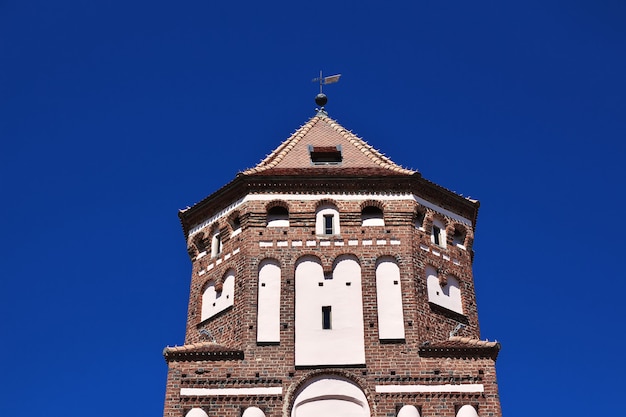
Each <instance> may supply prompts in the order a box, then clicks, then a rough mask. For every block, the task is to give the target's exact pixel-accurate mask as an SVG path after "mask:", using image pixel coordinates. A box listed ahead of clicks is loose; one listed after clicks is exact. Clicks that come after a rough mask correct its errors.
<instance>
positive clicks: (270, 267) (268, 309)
mask: <svg viewBox="0 0 626 417" xmlns="http://www.w3.org/2000/svg"><path fill="white" fill-rule="evenodd" d="M258 293H259V297H258V304H257V333H256V340H257V342H261V343H272V342H276V343H277V342H280V265H279V264H278V262H277V261H275V260H273V259H266V260H263V261H262V262H261V264H260V266H259V283H258Z"/></svg>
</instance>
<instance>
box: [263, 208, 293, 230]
mask: <svg viewBox="0 0 626 417" xmlns="http://www.w3.org/2000/svg"><path fill="white" fill-rule="evenodd" d="M267 227H289V210H288V209H287V207H282V206H274V207H272V208H270V209H269V210H268V211H267Z"/></svg>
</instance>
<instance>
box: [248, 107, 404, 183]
mask: <svg viewBox="0 0 626 417" xmlns="http://www.w3.org/2000/svg"><path fill="white" fill-rule="evenodd" d="M309 146H312V147H314V148H321V149H331V148H333V149H336V147H337V146H340V147H341V153H342V157H343V160H342V162H341V163H340V164H339V165H332V164H330V165H319V166H312V164H311V159H310V155H309ZM302 168H307V173H308V174H310V173H311V168H317V169H319V170H324V171H326V174H328V172H327V170H329V169H332V170H333V171H334V170H335V169H339V168H370V169H371V168H375V169H379V170H381V171H384V172H388V173H393V174H395V175H411V174H414V173H415V172H416V171H412V170H410V169H406V168H403V167H401V166H400V165H397V164H396V163H394V162H393V161H392V160H391V159H389V158H388V157H386V156H385V155H383V154H382V153H381V152H379V151H378V150H376V149H374V148H373V147H372V146H370V145H369V144H367V143H366V142H365V141H364V140H363V139H361V138H359V137H358V136H356V135H355V134H353V133H352V132H350V131H349V130H346V129H345V128H344V127H343V126H341V125H340V124H339V123H337V122H336V121H335V120H333V119H331V118H330V117H328V116H327V115H326V114H325V113H324V112H318V113H317V115H315V116H314V117H312V118H311V119H310V120H309V121H308V122H307V123H305V124H304V125H303V126H301V127H300V128H299V129H298V130H297V131H296V132H294V133H293V134H292V135H291V136H290V137H289V138H288V139H287V140H285V141H284V142H283V143H281V144H280V146H278V147H277V148H276V149H275V150H274V151H273V152H272V153H270V154H269V155H268V156H267V157H266V158H265V159H263V160H262V161H261V162H259V164H257V166H255V167H254V168H250V169H248V170H246V171H244V172H243V174H244V175H251V174H260V173H264V174H268V175H271V174H274V173H276V174H277V173H278V172H283V173H285V172H290V171H289V170H293V169H302ZM279 170H281V171H279ZM285 170H286V171H285ZM266 171H272V173H271V174H270V173H269V172H266Z"/></svg>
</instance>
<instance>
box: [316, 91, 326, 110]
mask: <svg viewBox="0 0 626 417" xmlns="http://www.w3.org/2000/svg"><path fill="white" fill-rule="evenodd" d="M326 103H328V97H326V94H324V93H319V94H318V95H316V96H315V104H317V105H318V106H320V107H324V106H325V105H326Z"/></svg>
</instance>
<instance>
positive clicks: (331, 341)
mask: <svg viewBox="0 0 626 417" xmlns="http://www.w3.org/2000/svg"><path fill="white" fill-rule="evenodd" d="M478 206H479V204H478V202H477V201H475V200H471V199H468V198H464V197H461V196H459V195H457V194H455V193H453V192H451V191H449V190H447V189H445V188H443V187H440V186H438V185H436V184H434V183H432V182H430V181H428V180H426V179H424V178H423V177H422V176H421V174H420V173H419V172H417V171H412V170H409V169H405V168H403V167H401V166H399V165H397V164H395V163H394V162H393V161H391V160H390V159H389V158H387V157H386V156H384V155H383V154H381V153H380V152H378V151H377V150H376V149H374V148H372V147H371V146H369V145H368V144H367V143H366V142H365V141H364V140H362V139H361V138H359V137H357V136H355V135H354V134H352V133H351V132H349V131H348V130H346V129H344V128H343V127H342V126H340V125H339V124H338V123H337V122H336V121H335V120H333V119H331V118H330V117H329V116H328V115H327V113H326V112H325V111H324V110H323V109H322V110H321V111H318V112H317V114H316V115H315V116H314V117H312V118H311V119H310V120H308V121H307V122H306V123H305V124H304V125H303V126H302V127H300V128H299V129H298V130H297V131H296V132H295V133H294V134H293V135H292V136H291V137H289V138H288V139H287V140H285V141H284V142H282V143H281V144H280V145H279V146H278V147H277V148H276V149H275V150H274V151H273V152H272V153H271V154H270V155H269V156H267V157H266V158H265V159H264V160H263V161H261V162H260V163H259V164H258V165H257V166H255V167H254V168H251V169H248V170H246V171H243V172H241V173H239V174H238V175H237V176H236V177H235V179H234V180H232V181H231V182H230V183H228V184H226V185H225V186H223V187H222V188H221V189H219V190H217V191H216V192H214V193H213V194H211V195H210V196H208V197H207V198H205V199H204V200H202V201H200V202H199V203H197V204H195V205H194V206H193V207H191V208H188V209H186V210H183V211H181V212H180V213H179V217H180V220H181V223H182V227H183V232H184V234H185V238H186V240H187V249H188V252H189V256H190V258H191V261H192V264H193V268H192V276H191V288H190V295H189V308H188V317H187V330H186V336H185V343H184V345H182V346H174V347H167V348H165V350H164V356H165V359H166V362H167V364H168V377H167V389H166V398H165V410H164V416H166V417H207V416H210V417H213V416H220V417H241V416H243V417H264V416H265V417H313V416H316V417H317V416H320V415H323V416H325V417H334V416H350V417H370V416H371V417H383V416H384V417H392V416H399V417H419V416H424V417H427V416H445V417H455V416H456V417H471V416H500V415H501V410H500V402H499V397H498V387H497V382H496V374H495V361H496V357H497V355H498V351H499V349H500V346H499V344H498V343H497V342H488V341H483V340H480V332H479V325H478V315H477V308H476V297H475V292H474V281H473V276H472V261H473V252H472V244H473V240H474V227H475V224H476V216H477V212H478Z"/></svg>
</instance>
